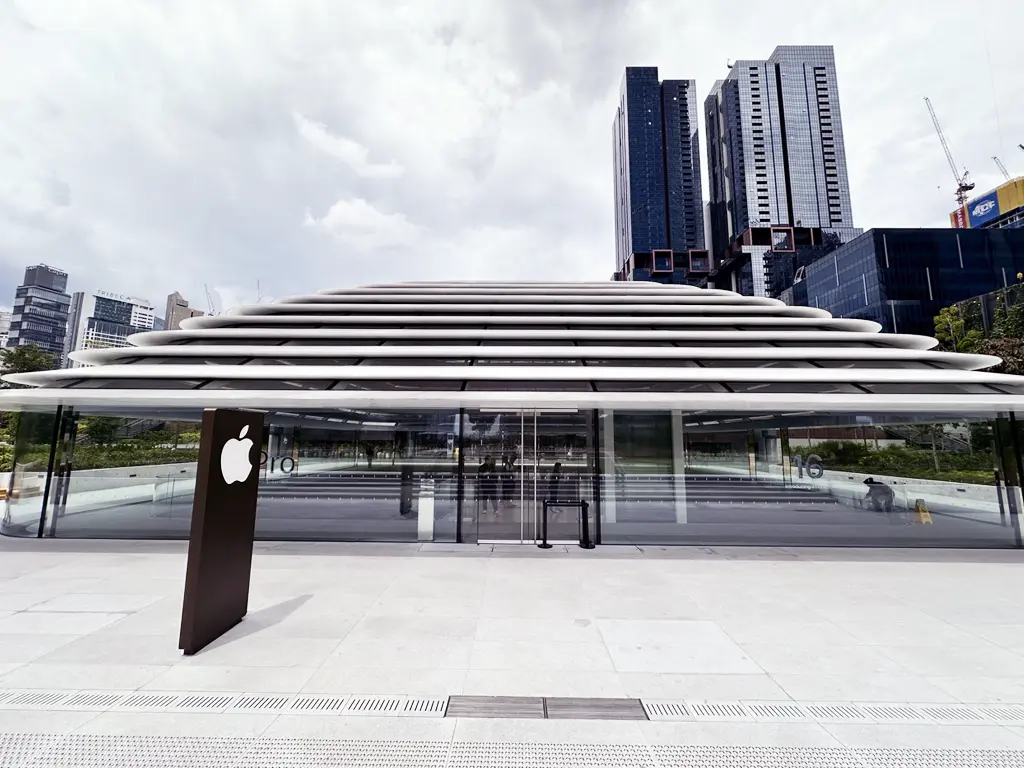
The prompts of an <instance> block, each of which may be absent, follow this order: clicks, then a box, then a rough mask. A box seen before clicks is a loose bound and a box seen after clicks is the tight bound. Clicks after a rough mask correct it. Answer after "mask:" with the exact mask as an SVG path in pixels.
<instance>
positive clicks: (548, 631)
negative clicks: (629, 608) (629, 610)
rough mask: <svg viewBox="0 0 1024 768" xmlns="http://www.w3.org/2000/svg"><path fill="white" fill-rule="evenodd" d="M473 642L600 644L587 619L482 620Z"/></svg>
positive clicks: (596, 633) (496, 618)
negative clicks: (518, 641) (520, 641)
mask: <svg viewBox="0 0 1024 768" xmlns="http://www.w3.org/2000/svg"><path fill="white" fill-rule="evenodd" d="M476 639H477V640H482V641H491V642H501V641H514V640H527V641H535V642H551V643H592V642H601V633H600V631H599V630H598V627H597V623H596V622H594V621H593V620H591V619H587V618H560V619H537V618H534V619H529V618H507V617H496V616H485V617H483V618H481V619H480V621H479V622H478V624H477V628H476Z"/></svg>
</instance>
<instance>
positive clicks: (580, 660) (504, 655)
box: [469, 640, 614, 672]
mask: <svg viewBox="0 0 1024 768" xmlns="http://www.w3.org/2000/svg"><path fill="white" fill-rule="evenodd" d="M469 668H470V669H492V670H524V671H525V670H594V671H604V672H612V671H614V668H613V666H612V660H611V658H610V657H609V655H608V650H607V649H606V648H605V646H604V644H603V643H548V642H535V641H527V640H511V641H506V642H492V641H478V642H476V643H474V644H473V655H472V659H471V660H470V663H469Z"/></svg>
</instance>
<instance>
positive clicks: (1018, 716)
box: [978, 706, 1024, 723]
mask: <svg viewBox="0 0 1024 768" xmlns="http://www.w3.org/2000/svg"><path fill="white" fill-rule="evenodd" d="M978 711H979V712H981V714H982V716H983V717H987V718H988V719H989V720H994V721H995V722H997V723H1024V707H1009V706H1008V707H982V708H981V709H979V710H978Z"/></svg>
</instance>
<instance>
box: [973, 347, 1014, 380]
mask: <svg viewBox="0 0 1024 768" xmlns="http://www.w3.org/2000/svg"><path fill="white" fill-rule="evenodd" d="M977 351H978V352H980V353H981V354H983V355H995V356H996V357H999V358H1002V361H1003V362H1001V363H1000V364H999V365H997V366H995V367H994V368H991V369H990V370H991V371H992V372H993V373H1012V374H1014V375H1015V376H1024V339H984V340H982V342H981V344H979V345H978V348H977Z"/></svg>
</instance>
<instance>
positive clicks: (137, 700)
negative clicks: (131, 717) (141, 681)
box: [114, 693, 179, 709]
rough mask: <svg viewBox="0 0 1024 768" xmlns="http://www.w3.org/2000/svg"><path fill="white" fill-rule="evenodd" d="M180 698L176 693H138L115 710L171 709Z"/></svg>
mask: <svg viewBox="0 0 1024 768" xmlns="http://www.w3.org/2000/svg"><path fill="white" fill-rule="evenodd" d="M178 696H179V694H176V693H136V694H132V695H131V696H129V697H128V698H126V699H125V700H124V701H122V702H121V703H120V704H118V705H117V706H116V707H114V709H170V708H171V707H173V706H174V702H176V701H177V700H178Z"/></svg>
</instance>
